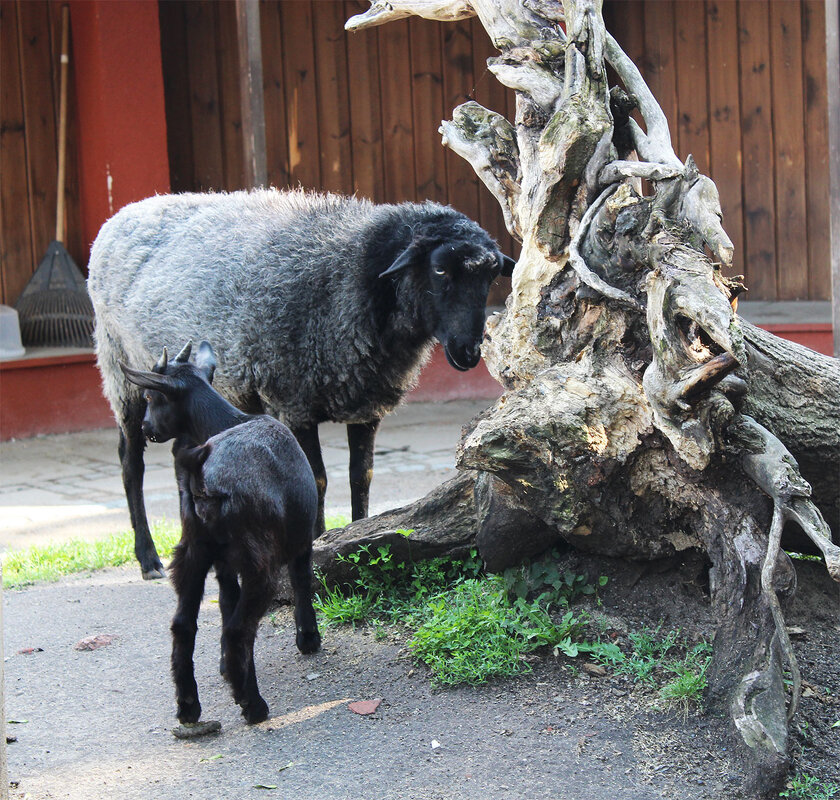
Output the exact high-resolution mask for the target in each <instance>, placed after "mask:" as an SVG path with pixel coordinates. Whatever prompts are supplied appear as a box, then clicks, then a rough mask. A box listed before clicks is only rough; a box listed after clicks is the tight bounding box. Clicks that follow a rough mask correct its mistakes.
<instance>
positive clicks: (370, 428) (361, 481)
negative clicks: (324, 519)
mask: <svg viewBox="0 0 840 800" xmlns="http://www.w3.org/2000/svg"><path fill="white" fill-rule="evenodd" d="M378 428H379V420H378V419H376V420H374V421H373V422H362V423H351V424H349V425H348V426H347V444H348V445H349V446H350V506H351V511H352V516H353V519H354V520H356V519H364V518H365V517H366V516H367V515H368V500H369V499H370V482H371V479H372V478H373V442H374V439H375V438H376V431H377V430H378Z"/></svg>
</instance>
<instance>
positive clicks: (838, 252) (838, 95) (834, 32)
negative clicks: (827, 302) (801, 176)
mask: <svg viewBox="0 0 840 800" xmlns="http://www.w3.org/2000/svg"><path fill="white" fill-rule="evenodd" d="M825 45H826V48H825V61H826V75H827V78H828V80H827V84H828V169H829V184H828V185H829V196H828V202H829V232H830V236H831V317H832V323H833V327H834V356H835V358H840V81H838V76H840V20H838V9H837V0H825Z"/></svg>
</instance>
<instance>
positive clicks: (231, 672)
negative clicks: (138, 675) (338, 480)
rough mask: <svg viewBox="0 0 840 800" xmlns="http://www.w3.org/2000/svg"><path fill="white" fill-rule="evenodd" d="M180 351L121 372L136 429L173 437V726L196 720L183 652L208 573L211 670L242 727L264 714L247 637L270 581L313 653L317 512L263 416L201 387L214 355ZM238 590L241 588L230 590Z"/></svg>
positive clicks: (304, 478) (297, 454)
mask: <svg viewBox="0 0 840 800" xmlns="http://www.w3.org/2000/svg"><path fill="white" fill-rule="evenodd" d="M189 353H190V346H189V345H188V346H187V347H186V348H184V350H183V351H182V352H181V353H180V354H179V355H178V356H177V357H176V358H175V359H174V361H173V362H168V360H167V357H166V350H165V349H164V355H163V357H162V359H161V360H160V361H159V362H158V363H157V364H156V365H155V367H154V368H153V370H152V371H151V372H141V371H138V370H134V369H130V368H129V367H126V366H125V365H124V364H121V365H120V366H121V368H122V371H123V373H124V374H125V376H126V378H127V379H128V380H129V381H131V383H132V384H134V385H136V386H138V387H139V388H140V389H142V390H143V395H144V399H145V401H146V412H145V415H144V418H143V422H142V430H143V432H144V434H145V435H146V437H148V438H149V439H150V440H152V441H155V442H165V441H168V440H170V439H175V445H174V446H173V452H174V454H175V473H176V476H177V480H178V490H179V493H180V501H181V527H182V532H181V540H180V542H179V543H178V545H177V547H176V548H175V553H174V556H173V559H172V564H171V571H172V583H173V585H174V587H175V592H176V594H177V596H178V607H177V610H176V612H175V616H174V618H173V620H172V676H173V679H174V681H175V695H176V699H177V702H178V719H179V720H180V721H181V722H182V723H195V722H197V721H198V719H199V717H200V716H201V704H200V703H199V700H198V687H197V685H196V682H195V674H194V669H193V651H194V649H195V637H196V631H197V628H198V625H197V619H198V609H199V605H200V603H201V598H202V596H203V594H204V582H205V579H206V577H207V573H208V571H209V569H210V567H211V566H212V567H213V568H214V569H215V573H216V579H217V580H218V582H219V608H220V610H221V613H222V642H221V648H222V655H221V661H220V669H221V672H222V674H223V675H224V676H225V678H226V679H227V681H228V682H229V683H230V685H231V689H232V690H233V698H234V700H235V701H236V703H238V704H239V705H240V706H241V707H242V715H243V716H244V717H245V719H246V720H247V721H248V722H249V723H254V722H261V721H262V720H264V719H266V717H267V716H268V705H267V704H266V702H265V700H263V698H262V697H261V696H260V693H259V689H258V688H257V678H256V672H255V669H254V639H255V637H256V634H257V627H258V626H259V622H260V619H261V617H262V615H263V614H264V613H265V611H266V610H267V608H268V606H269V604H270V603H271V601H272V598H273V597H274V590H275V588H276V585H277V579H278V576H279V571H280V569H281V567H282V566H283V565H284V564H288V566H289V577H290V579H291V583H292V587H293V589H294V595H295V626H296V644H297V647H298V650H300V652H301V653H314V652H315V651H316V650H318V648H319V647H320V644H321V637H320V635H319V633H318V625H317V622H316V620H315V611H314V609H313V607H312V538H313V533H314V530H315V518H316V513H317V506H318V492H317V488H316V486H315V478H314V476H313V475H312V470H311V469H310V467H309V463H308V461H307V460H306V456H305V455H304V453H303V451H302V450H301V448H300V446H299V445H298V443H297V441H296V440H295V438H294V436H293V435H292V433H291V431H290V430H289V429H288V428H287V427H286V426H285V425H283V424H282V423H281V422H278V421H277V420H276V419H273V418H271V417H268V416H265V415H259V416H251V415H248V414H243V413H242V412H241V411H239V410H238V409H236V408H235V407H234V406H232V405H231V404H230V403H228V402H227V401H226V400H224V399H223V398H222V397H221V396H220V395H219V394H218V392H216V391H215V390H214V389H213V387H212V386H210V380H211V379H212V377H213V371H214V369H215V366H216V362H215V357H214V354H213V350H212V348H211V347H210V345H209V344H208V343H207V342H202V344H201V346H200V348H199V351H198V355H197V359H196V364H195V365H193V364H190V363H189V362H188V360H187V359H188V358H189ZM240 580H241V588H240Z"/></svg>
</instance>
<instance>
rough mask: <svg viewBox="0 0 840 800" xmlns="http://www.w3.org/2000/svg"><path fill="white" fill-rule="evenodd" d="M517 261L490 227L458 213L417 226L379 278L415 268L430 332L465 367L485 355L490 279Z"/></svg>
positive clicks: (449, 356)
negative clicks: (502, 247)
mask: <svg viewBox="0 0 840 800" xmlns="http://www.w3.org/2000/svg"><path fill="white" fill-rule="evenodd" d="M513 266H514V261H513V260H512V259H511V258H509V257H507V256H505V255H502V253H501V252H500V251H499V248H498V245H497V244H496V242H495V241H494V240H493V239H492V237H491V236H490V235H489V234H488V233H487V232H486V231H484V230H483V229H482V228H480V227H479V226H478V225H476V224H475V223H474V222H472V221H470V220H468V219H467V218H466V217H464V216H463V215H460V214H458V215H457V216H456V217H454V219H453V216H452V215H447V216H446V217H444V218H442V219H439V220H436V221H434V222H429V223H427V224H425V225H422V226H418V228H416V229H415V230H414V234H413V238H412V241H411V243H410V244H409V245H408V246H407V247H406V248H405V249H404V250H403V251H402V252H401V253H400V254H399V255H398V256H397V258H396V260H395V261H394V262H393V263H392V264H391V266H390V267H389V268H388V269H387V270H385V272H383V273H382V274H381V275H380V277H381V278H386V277H391V276H395V277H396V276H399V275H400V274H401V273H403V272H404V271H406V270H407V269H409V268H410V270H411V272H412V273H413V275H414V278H415V281H414V287H415V289H414V290H415V292H416V293H418V294H420V293H422V297H418V300H419V301H420V303H421V305H422V316H423V318H424V320H425V322H426V325H427V327H428V330H429V332H430V334H431V335H433V336H434V337H435V338H436V339H437V340H438V341H439V342H440V343H441V344H442V345H443V351H444V353H445V354H446V360H447V361H448V362H449V363H450V365H451V366H453V367H454V368H455V369H457V370H460V371H462V372H465V371H466V370H468V369H471V368H472V367H474V366H475V365H476V364H478V362H479V360H480V358H481V341H482V339H483V337H484V319H485V307H486V305H487V294H488V292H489V291H490V284H491V283H492V282H493V280H494V279H495V278H496V277H497V276H498V275H507V276H509V275H510V274H511V272H512V270H513Z"/></svg>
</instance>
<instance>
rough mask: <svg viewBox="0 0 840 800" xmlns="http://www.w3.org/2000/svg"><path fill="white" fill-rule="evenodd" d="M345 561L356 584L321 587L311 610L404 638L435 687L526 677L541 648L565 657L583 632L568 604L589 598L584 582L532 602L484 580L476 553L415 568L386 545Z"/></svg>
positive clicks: (501, 582)
mask: <svg viewBox="0 0 840 800" xmlns="http://www.w3.org/2000/svg"><path fill="white" fill-rule="evenodd" d="M406 533H410V532H406ZM343 560H344V561H345V562H346V563H347V564H348V565H349V567H350V571H351V573H352V575H353V577H352V579H351V581H350V582H349V583H348V584H347V585H344V586H333V587H329V586H325V585H324V584H323V582H322V588H321V591H319V593H318V596H317V598H316V603H315V605H316V608H317V609H318V611H319V612H320V614H321V616H322V618H323V620H324V621H325V622H326V623H327V624H352V625H356V624H358V623H361V622H364V623H365V624H369V625H371V626H372V627H373V628H374V632H375V634H376V635H377V637H381V636H383V635H385V633H384V631H385V627H386V626H390V627H391V628H397V629H400V630H402V631H403V632H404V633H406V634H407V635H408V637H409V638H408V647H409V649H410V650H411V652H412V653H413V654H414V656H416V657H417V658H418V659H419V660H421V661H422V662H424V663H425V664H427V665H428V666H429V668H430V669H431V678H432V682H433V683H434V684H435V685H438V686H453V685H457V684H463V683H466V684H480V683H484V682H486V681H487V680H489V679H491V678H494V677H503V676H508V675H515V674H517V673H521V672H526V671H528V670H530V665H529V664H528V662H527V660H525V655H526V654H527V653H530V652H532V651H533V650H535V649H537V648H538V647H541V646H546V645H547V646H552V647H556V648H558V650H561V651H563V652H566V653H568V652H569V650H570V649H571V648H573V647H574V642H575V640H576V639H578V638H579V636H580V633H581V631H582V629H583V622H582V620H581V619H580V618H578V617H576V616H575V615H574V614H573V613H572V611H570V610H569V609H568V603H569V598H570V597H571V596H572V595H573V594H587V593H592V592H594V589H593V590H592V591H591V592H589V591H581V590H582V589H583V588H584V585H585V581H583V580H578V579H577V578H578V576H572V577H571V578H570V580H569V581H566V580H565V579H563V580H562V581H561V582H560V584H559V585H558V587H550V588H548V589H547V588H546V587H545V586H543V585H542V583H541V584H540V586H539V587H537V588H539V589H541V591H540V594H539V596H538V597H536V598H531V597H529V596H528V593H527V592H526V593H525V596H516V594H515V593H513V592H512V591H510V587H509V583H510V581H508V580H506V579H505V578H504V577H502V576H487V575H483V574H482V572H481V567H482V565H481V560H480V559H479V558H478V556H477V554H476V551H475V550H472V551H471V552H470V553H469V555H468V556H467V557H465V558H463V559H444V558H436V559H430V560H427V561H421V562H417V563H415V562H412V561H405V560H400V559H398V558H396V557H395V556H394V554H393V553H392V552H391V548H390V546H388V545H383V546H379V547H376V548H373V547H371V546H364V547H362V548H360V549H359V550H358V551H357V552H355V553H353V554H351V555H350V556H347V557H345V558H344V559H343ZM552 612H555V613H552Z"/></svg>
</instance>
